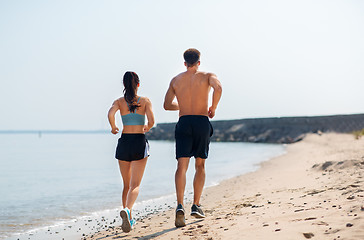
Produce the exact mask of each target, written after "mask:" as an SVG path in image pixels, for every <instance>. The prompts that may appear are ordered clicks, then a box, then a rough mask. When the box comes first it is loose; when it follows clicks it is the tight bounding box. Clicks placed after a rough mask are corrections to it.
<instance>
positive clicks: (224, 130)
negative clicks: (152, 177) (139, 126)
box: [147, 114, 364, 143]
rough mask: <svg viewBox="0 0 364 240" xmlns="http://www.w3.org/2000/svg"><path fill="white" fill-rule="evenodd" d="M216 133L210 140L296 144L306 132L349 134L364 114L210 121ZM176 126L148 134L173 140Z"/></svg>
mask: <svg viewBox="0 0 364 240" xmlns="http://www.w3.org/2000/svg"><path fill="white" fill-rule="evenodd" d="M211 124H212V126H213V128H214V134H213V136H212V138H211V141H221V142H261V143H293V142H297V141H300V140H302V139H303V137H304V136H305V134H307V133H319V134H320V133H325V132H337V133H348V132H352V131H356V130H360V129H363V128H364V114H353V115H335V116H317V117H281V118H252V119H240V120H223V121H211ZM175 125H176V123H161V124H158V125H157V126H156V127H155V128H153V129H151V130H150V132H149V133H148V134H147V138H148V139H150V140H174V128H175Z"/></svg>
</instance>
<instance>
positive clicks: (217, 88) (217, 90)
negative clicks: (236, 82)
mask: <svg viewBox="0 0 364 240" xmlns="http://www.w3.org/2000/svg"><path fill="white" fill-rule="evenodd" d="M209 85H210V86H211V87H212V88H213V89H214V92H213V94H212V105H211V107H210V108H209V117H210V118H213V117H214V116H215V111H216V108H217V105H218V104H219V101H220V98H221V94H222V86H221V83H220V81H219V80H218V79H217V77H216V75H215V74H213V73H211V74H210V76H209Z"/></svg>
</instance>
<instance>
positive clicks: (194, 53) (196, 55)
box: [183, 48, 201, 67]
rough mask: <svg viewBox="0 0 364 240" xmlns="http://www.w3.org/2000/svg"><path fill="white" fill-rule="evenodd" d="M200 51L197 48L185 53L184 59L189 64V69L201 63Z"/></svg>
mask: <svg viewBox="0 0 364 240" xmlns="http://www.w3.org/2000/svg"><path fill="white" fill-rule="evenodd" d="M200 55H201V53H200V51H198V50H197V49H195V48H189V49H187V50H186V51H185V52H184V53H183V58H184V59H185V62H186V63H187V67H192V66H194V65H195V64H196V63H197V62H198V61H200Z"/></svg>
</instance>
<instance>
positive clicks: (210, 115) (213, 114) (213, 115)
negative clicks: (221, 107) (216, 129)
mask: <svg viewBox="0 0 364 240" xmlns="http://www.w3.org/2000/svg"><path fill="white" fill-rule="evenodd" d="M215 111H216V108H214V107H212V106H211V107H210V108H209V118H213V117H215Z"/></svg>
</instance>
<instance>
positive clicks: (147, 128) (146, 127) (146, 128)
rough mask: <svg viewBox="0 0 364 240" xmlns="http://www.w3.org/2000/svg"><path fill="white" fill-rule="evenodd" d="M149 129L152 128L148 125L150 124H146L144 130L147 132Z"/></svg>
mask: <svg viewBox="0 0 364 240" xmlns="http://www.w3.org/2000/svg"><path fill="white" fill-rule="evenodd" d="M149 129H150V128H149V127H148V125H144V129H143V130H144V132H145V133H146V132H149Z"/></svg>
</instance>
